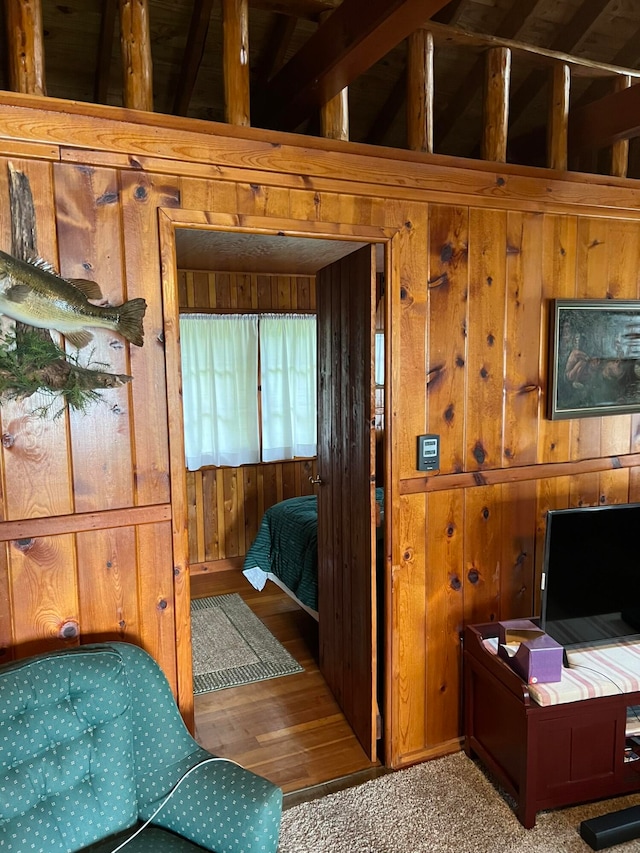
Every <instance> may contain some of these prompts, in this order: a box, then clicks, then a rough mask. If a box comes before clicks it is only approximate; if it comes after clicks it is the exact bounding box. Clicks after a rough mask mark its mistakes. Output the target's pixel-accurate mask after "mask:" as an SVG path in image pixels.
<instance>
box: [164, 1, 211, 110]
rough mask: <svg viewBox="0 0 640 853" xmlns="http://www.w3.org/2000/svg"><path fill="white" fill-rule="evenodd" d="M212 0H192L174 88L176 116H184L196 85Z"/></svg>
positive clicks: (207, 30)
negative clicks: (182, 52) (186, 33)
mask: <svg viewBox="0 0 640 853" xmlns="http://www.w3.org/2000/svg"><path fill="white" fill-rule="evenodd" d="M212 9H213V0H194V4H193V11H192V13H191V21H190V23H189V35H188V36H187V44H186V47H185V49H184V56H183V57H182V65H181V66H180V76H179V78H178V85H177V87H176V95H175V98H174V101H173V112H174V113H175V115H178V116H186V114H187V111H188V109H189V101H190V100H191V95H192V94H193V87H194V86H195V84H196V78H197V77H198V71H199V69H200V63H201V62H202V57H203V55H204V46H205V43H206V41H207V33H208V32H209V21H210V20H211V11H212Z"/></svg>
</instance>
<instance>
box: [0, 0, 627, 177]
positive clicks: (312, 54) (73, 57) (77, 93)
mask: <svg viewBox="0 0 640 853" xmlns="http://www.w3.org/2000/svg"><path fill="white" fill-rule="evenodd" d="M221 5H222V4H221V0H148V3H147V7H148V20H149V31H150V43H151V55H152V62H153V105H154V110H155V111H156V112H159V113H168V114H178V115H186V116H190V117H195V118H201V119H206V120H213V121H225V90H224V80H223V59H222V55H223V15H222V8H221ZM340 5H341V3H340V0H249V7H248V33H249V45H248V47H249V67H250V83H251V87H250V91H251V101H250V103H251V124H252V125H255V126H258V127H269V128H274V129H280V130H291V131H296V132H301V133H308V134H312V135H313V134H314V135H319V134H320V126H319V121H318V106H319V104H321V103H322V102H323V99H326V98H327V97H328V96H330V95H332V94H335V93H336V92H337V91H339V90H340V88H341V87H342V86H344V85H347V84H348V115H349V138H350V140H352V141H355V142H364V143H370V144H375V145H385V146H391V147H395V148H406V147H407V121H406V97H407V36H408V35H409V34H410V33H412V32H413V31H415V30H416V29H419V28H427V29H428V30H429V31H430V32H431V33H432V35H433V41H434V51H433V57H434V59H433V68H434V76H433V80H434V88H433V92H434V95H433V116H434V118H433V138H434V152H435V153H441V154H450V155H457V156H462V157H479V156H480V141H481V138H482V125H483V79H484V57H485V55H486V52H487V50H488V49H489V48H490V47H491V46H492V45H500V44H504V43H508V44H509V45H510V46H511V47H513V50H512V60H511V74H510V77H511V86H510V98H509V145H508V149H507V151H508V153H507V159H508V160H510V161H513V162H520V163H525V164H531V165H545V147H546V128H547V124H548V102H549V91H550V90H549V85H550V84H549V79H550V78H549V67H550V63H551V62H553V61H558V60H559V59H560V58H561V57H562V56H563V55H568V57H569V58H574V59H575V60H578V61H579V64H578V65H576V66H573V65H572V66H571V69H572V71H571V100H570V105H571V106H570V109H571V112H572V113H575V114H576V115H577V114H578V113H579V111H580V108H581V107H584V106H585V105H587V104H589V103H590V102H594V101H597V100H598V99H600V98H602V97H604V96H608V95H610V93H611V92H612V91H613V86H614V85H615V79H616V75H614V74H613V70H612V69H610V68H609V66H616V67H619V68H623V69H627V70H628V71H629V73H630V74H631V75H632V76H631V79H630V80H629V81H627V82H630V83H634V82H635V80H636V79H637V76H638V74H639V73H640V72H639V71H638V69H640V2H637V0H561V2H560V0H451V2H448V3H445V2H444V0H344V4H343V6H344V8H343V9H342V10H341V12H340V13H338V12H337V11H336V10H337V9H338V7H340ZM3 6H5V4H3ZM41 6H42V22H43V29H44V62H45V79H46V92H47V94H48V95H49V96H53V97H60V98H69V99H73V100H80V101H89V102H97V103H107V104H112V105H122V103H123V95H122V92H123V85H122V75H123V72H122V61H121V45H120V37H119V23H118V0H67V2H64V3H60V2H54V0H42V4H41ZM5 15H6V12H5ZM3 24H6V20H5V21H4V22H3ZM4 30H6V27H5V26H3V31H4ZM479 36H490V37H492V39H493V40H487V39H486V38H480V37H479ZM505 40H507V41H506V42H505ZM527 46H529V47H534V48H535V50H534V51H531V50H527ZM0 74H1V76H0V86H2V87H3V88H10V87H9V75H8V71H7V68H6V67H3V68H2V69H1V70H0ZM638 92H640V90H638ZM634 94H635V93H634ZM621 95H622V99H626V100H624V103H622V104H621V106H620V108H619V110H618V116H617V118H616V116H613V117H612V116H611V113H612V111H614V112H615V111H616V105H615V103H613V102H612V101H610V100H607V101H603V102H602V108H600V107H597V108H595V119H594V118H593V116H592V117H591V118H589V121H590V122H591V125H590V126H593V125H594V122H595V124H596V125H598V124H601V125H602V127H605V126H606V127H609V125H608V124H607V121H609V120H610V119H611V121H612V122H613V124H612V125H611V127H612V128H613V129H612V130H610V131H608V132H610V134H613V135H615V134H616V133H618V135H622V136H625V135H626V136H629V137H632V143H631V156H630V164H629V171H628V174H629V176H630V177H640V157H639V156H638V153H637V151H636V149H637V148H638V146H637V144H636V142H635V138H636V136H637V135H638V134H640V107H639V109H638V111H637V118H635V119H634V115H635V114H636V107H635V101H632V100H631V98H630V97H629V95H628V93H627V94H624V93H621ZM598 110H601V112H598ZM583 114H584V115H585V116H586V115H587V114H586V113H585V112H584V111H583ZM600 119H602V121H600ZM616 120H617V121H618V125H616V124H615V121H616ZM620 122H622V125H623V127H622V131H620ZM583 126H585V125H581V127H583ZM616 128H617V129H616ZM630 128H631V129H630ZM604 141H605V142H607V139H606V138H605V139H604ZM606 164H607V157H606V152H605V153H604V154H603V153H601V154H600V155H599V158H598V159H597V160H593V163H592V166H591V170H592V171H603V172H606V171H607V165H606Z"/></svg>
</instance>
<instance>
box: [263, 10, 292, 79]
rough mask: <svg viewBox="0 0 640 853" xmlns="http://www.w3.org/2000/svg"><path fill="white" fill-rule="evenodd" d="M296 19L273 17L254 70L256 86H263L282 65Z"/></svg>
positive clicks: (276, 15) (284, 16) (282, 16)
mask: <svg viewBox="0 0 640 853" xmlns="http://www.w3.org/2000/svg"><path fill="white" fill-rule="evenodd" d="M296 23H297V18H293V17H291V16H290V15H282V14H281V13H280V12H278V13H276V14H275V15H273V18H272V21H271V27H270V28H269V32H268V33H267V35H266V36H265V40H264V47H263V48H262V51H261V54H260V58H259V60H258V63H257V66H256V68H255V71H254V73H255V78H256V81H257V83H258V85H259V86H260V85H265V84H266V83H267V81H268V80H270V79H271V77H273V75H274V74H275V73H276V71H279V70H280V68H281V67H282V66H283V64H284V58H285V56H286V53H287V48H288V47H289V43H290V42H291V38H292V36H293V33H294V32H295V29H296Z"/></svg>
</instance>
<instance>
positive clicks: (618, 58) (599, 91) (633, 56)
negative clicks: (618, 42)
mask: <svg viewBox="0 0 640 853" xmlns="http://www.w3.org/2000/svg"><path fill="white" fill-rule="evenodd" d="M611 62H612V63H613V64H614V65H620V66H621V67H623V68H636V67H637V66H638V65H639V64H640V28H638V29H637V30H635V31H634V33H633V34H632V35H631V36H630V37H629V38H628V39H627V41H626V42H625V43H624V45H623V46H622V47H621V48H620V50H619V51H618V52H617V53H616V55H615V56H614V57H613V59H612V60H611ZM610 91H611V86H610V84H609V83H608V82H604V81H603V80H594V82H593V83H592V84H591V85H590V86H589V88H588V89H586V91H585V92H583V94H582V96H581V97H580V98H579V99H578V101H577V103H575V104H574V109H575V108H577V107H584V106H585V104H589V103H591V101H595V100H597V99H598V98H602V97H604V96H605V95H607V94H609V92H610Z"/></svg>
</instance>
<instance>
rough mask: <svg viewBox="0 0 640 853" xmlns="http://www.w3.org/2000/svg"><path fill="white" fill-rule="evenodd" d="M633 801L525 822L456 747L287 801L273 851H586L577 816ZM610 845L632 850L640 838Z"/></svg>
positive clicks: (635, 798)
mask: <svg viewBox="0 0 640 853" xmlns="http://www.w3.org/2000/svg"><path fill="white" fill-rule="evenodd" d="M638 804H640V794H634V795H632V796H626V797H616V798H614V799H610V800H603V801H600V802H596V803H591V804H587V805H582V806H574V807H571V808H566V809H557V810H554V811H547V812H540V813H539V814H538V816H537V819H536V825H535V827H534V828H533V829H525V828H524V827H523V826H522V825H521V824H520V823H519V822H518V819H517V818H516V816H515V814H514V813H513V811H512V809H511V807H510V806H509V804H508V802H507V801H506V799H505V797H504V796H501V793H500V791H499V790H498V788H496V787H495V786H494V785H493V784H492V782H491V781H490V780H489V779H488V778H487V776H486V775H485V774H484V773H483V771H482V770H481V769H480V766H479V765H478V764H476V762H474V761H471V760H470V759H469V758H467V757H466V756H465V755H464V753H462V752H460V753H456V754H455V755H450V756H447V757H446V758H438V759H434V760H432V761H425V762H424V763H423V764H418V765H416V766H415V767H411V768H409V769H408V770H399V771H397V772H395V773H389V774H388V775H386V776H381V777H380V778H378V779H374V780H373V781H371V782H365V784H364V785H359V786H357V787H355V788H349V789H347V790H345V791H340V792H339V793H337V794H329V795H328V796H325V797H322V798H321V799H318V800H314V801H312V802H308V803H302V804H301V805H298V806H293V807H292V808H290V809H287V810H286V811H285V812H284V813H283V815H282V827H281V830H280V844H279V846H278V853H591V847H590V846H589V845H588V844H587V843H586V842H585V841H583V840H582V838H581V837H580V834H579V829H580V822H581V821H582V820H587V819H589V818H592V817H596V816H599V815H602V814H607V813H608V812H611V811H617V810H619V809H623V808H628V807H629V806H632V805H638ZM611 851H612V853H613V851H616V853H618V851H619V853H623V851H624V853H632V851H633V853H638V851H640V839H639V840H635V841H627V842H626V843H625V844H619V845H616V846H615V847H612V848H611Z"/></svg>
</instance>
